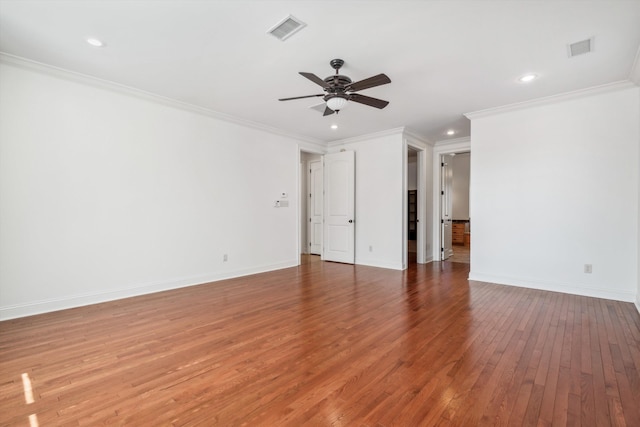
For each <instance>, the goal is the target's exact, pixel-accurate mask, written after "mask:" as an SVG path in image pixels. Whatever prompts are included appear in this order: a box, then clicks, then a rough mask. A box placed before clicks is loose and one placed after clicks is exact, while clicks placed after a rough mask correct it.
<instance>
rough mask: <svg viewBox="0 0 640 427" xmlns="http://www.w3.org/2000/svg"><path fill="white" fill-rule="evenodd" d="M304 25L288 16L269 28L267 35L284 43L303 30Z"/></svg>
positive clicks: (293, 17)
mask: <svg viewBox="0 0 640 427" xmlns="http://www.w3.org/2000/svg"><path fill="white" fill-rule="evenodd" d="M306 25H307V24H305V23H304V22H302V21H301V20H299V19H298V18H296V17H295V16H293V15H289V16H287V17H286V18H284V19H283V20H282V21H280V22H278V23H277V24H276V25H274V26H273V27H271V29H270V30H269V31H268V33H269V34H272V35H273V36H275V37H277V38H278V39H280V40H282V41H284V40H286V39H288V38H289V37H291V36H292V35H294V34H295V33H297V32H298V31H300V30H301V29H303V28H304V27H305V26H306Z"/></svg>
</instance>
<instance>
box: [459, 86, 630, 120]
mask: <svg viewBox="0 0 640 427" xmlns="http://www.w3.org/2000/svg"><path fill="white" fill-rule="evenodd" d="M632 87H635V85H634V84H633V83H632V82H630V81H629V80H623V81H619V82H613V83H608V84H604V85H600V86H594V87H590V88H587V89H580V90H576V91H573V92H566V93H561V94H558V95H552V96H545V97H542V98H537V99H533V100H531V101H524V102H517V103H514V104H508V105H504V106H501V107H496V108H488V109H486V110H480V111H474V112H471V113H465V114H464V115H465V116H466V117H467V118H468V119H470V120H474V119H479V118H482V117H488V116H493V115H496V114H502V113H507V112H511V111H517V110H521V109H524V108H531V107H538V106H542V105H549V104H555V103H558V102H564V101H570V100H574V99H579V98H583V97H585V96H593V95H598V94H602V93H607V92H614V91H618V90H623V89H629V88H632Z"/></svg>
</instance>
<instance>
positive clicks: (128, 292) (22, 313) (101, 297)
mask: <svg viewBox="0 0 640 427" xmlns="http://www.w3.org/2000/svg"><path fill="white" fill-rule="evenodd" d="M297 265H298V262H297V260H294V261H289V262H283V263H278V264H270V265H264V266H260V267H256V268H248V269H243V270H236V271H230V272H224V273H209V274H205V275H199V276H192V277H183V278H180V279H175V280H170V281H167V282H159V283H148V284H143V285H140V286H135V287H130V288H121V289H113V290H108V291H104V292H94V293H88V294H76V295H70V296H67V297H62V298H51V299H47V300H40V301H33V302H29V303H25V304H16V305H12V306H5V307H0V321H2V320H10V319H16V318H19V317H26V316H33V315H36V314H43V313H49V312H52V311H59V310H66V309H69V308H75V307H82V306H85V305H91V304H99V303H103V302H108V301H115V300H118V299H123V298H130V297H135V296H139V295H146V294H152V293H155V292H162V291H168V290H172V289H179V288H186V287H188V286H195V285H201V284H204V283H209V282H217V281H220V280H225V279H233V278H236V277H242V276H249V275H251V274H257V273H266V272H268V271H274V270H280V269H283V268H289V267H296V266H297Z"/></svg>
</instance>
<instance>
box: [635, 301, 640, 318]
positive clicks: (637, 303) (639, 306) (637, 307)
mask: <svg viewBox="0 0 640 427" xmlns="http://www.w3.org/2000/svg"><path fill="white" fill-rule="evenodd" d="M638 298H639V299H636V301H635V306H636V310H638V314H640V297H638Z"/></svg>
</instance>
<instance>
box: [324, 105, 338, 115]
mask: <svg viewBox="0 0 640 427" xmlns="http://www.w3.org/2000/svg"><path fill="white" fill-rule="evenodd" d="M333 113H335V111H333V110H332V109H331V108H329V107H327V108H325V109H324V114H323V116H328V115H330V114H333Z"/></svg>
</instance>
